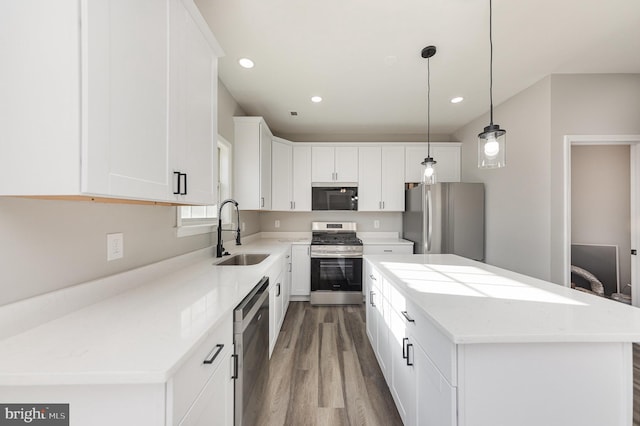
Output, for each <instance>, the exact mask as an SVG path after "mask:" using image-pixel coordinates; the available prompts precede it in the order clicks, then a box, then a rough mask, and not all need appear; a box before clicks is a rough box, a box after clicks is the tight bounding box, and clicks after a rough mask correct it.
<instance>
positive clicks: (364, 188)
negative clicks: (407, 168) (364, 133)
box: [358, 146, 404, 211]
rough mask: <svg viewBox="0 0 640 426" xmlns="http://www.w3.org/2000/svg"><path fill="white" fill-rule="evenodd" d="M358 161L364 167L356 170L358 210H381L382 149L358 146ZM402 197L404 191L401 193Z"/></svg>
mask: <svg viewBox="0 0 640 426" xmlns="http://www.w3.org/2000/svg"><path fill="white" fill-rule="evenodd" d="M358 161H359V162H360V164H362V165H363V166H364V165H366V166H365V167H360V168H359V171H358V211H380V210H382V198H381V195H380V194H381V185H382V170H381V164H382V161H383V159H382V150H381V149H380V147H371V146H366V147H360V148H359V149H358ZM403 185H404V184H403ZM402 195H403V197H404V191H403V193H402Z"/></svg>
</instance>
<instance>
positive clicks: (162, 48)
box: [0, 0, 222, 204]
mask: <svg viewBox="0 0 640 426" xmlns="http://www.w3.org/2000/svg"><path fill="white" fill-rule="evenodd" d="M54 3H55V4H54ZM34 10H37V11H38V13H34ZM0 16H2V18H0V37H2V39H4V40H29V48H28V49H27V48H25V46H24V44H21V43H4V44H2V45H0V54H2V57H3V58H4V65H3V66H2V67H0V79H1V80H2V81H5V82H11V84H6V85H2V86H1V87H0V98H2V99H4V100H5V101H6V102H8V103H9V104H10V105H11V106H12V107H11V109H4V110H3V111H2V115H3V116H2V122H3V125H2V129H1V130H0V139H1V140H2V141H3V151H4V155H3V156H2V157H3V158H2V159H0V195H33V196H65V197H69V196H78V195H79V196H90V197H93V196H99V197H110V198H125V199H137V200H149V201H162V202H173V203H184V204H208V203H212V202H214V201H215V199H216V197H217V196H216V193H215V192H216V187H215V184H214V182H213V176H214V173H215V165H216V163H217V161H215V156H216V150H215V149H214V148H215V138H216V135H217V123H216V116H217V111H216V108H217V106H216V105H217V58H218V57H219V56H221V55H222V50H221V49H220V46H219V45H218V43H217V42H216V40H215V38H214V37H213V35H212V34H211V32H210V30H209V27H208V26H207V24H206V23H205V21H204V19H203V18H202V16H201V15H200V13H199V12H198V10H197V8H196V6H195V5H194V3H193V1H192V0H160V1H158V0H133V1H124V0H96V1H86V0H85V1H76V0H61V1H56V2H50V1H47V0H34V1H31V2H28V3H27V2H18V1H12V2H3V3H2V4H0ZM78 23H80V25H79V24H78ZM43 70H46V72H44V71H43ZM42 176H46V178H45V179H43V178H42Z"/></svg>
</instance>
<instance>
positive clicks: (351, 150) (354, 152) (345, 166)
mask: <svg viewBox="0 0 640 426" xmlns="http://www.w3.org/2000/svg"><path fill="white" fill-rule="evenodd" d="M334 161H335V163H334V164H335V172H336V178H335V180H336V181H337V182H358V147H355V146H337V147H336V150H335V160H334Z"/></svg>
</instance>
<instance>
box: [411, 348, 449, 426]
mask: <svg viewBox="0 0 640 426" xmlns="http://www.w3.org/2000/svg"><path fill="white" fill-rule="evenodd" d="M412 355H414V363H415V368H416V398H417V402H416V409H417V412H416V416H417V418H416V424H418V425H421V426H423V425H424V426H455V425H456V424H458V420H457V414H456V413H457V400H456V388H454V387H453V386H451V385H450V384H449V382H447V380H446V379H445V378H444V377H443V376H442V374H440V372H439V371H438V369H437V368H436V366H435V365H434V364H433V363H432V362H431V360H430V359H429V357H428V356H427V354H426V353H425V351H424V350H423V349H422V347H421V346H420V345H419V344H417V343H416V344H415V345H414V347H413V352H412Z"/></svg>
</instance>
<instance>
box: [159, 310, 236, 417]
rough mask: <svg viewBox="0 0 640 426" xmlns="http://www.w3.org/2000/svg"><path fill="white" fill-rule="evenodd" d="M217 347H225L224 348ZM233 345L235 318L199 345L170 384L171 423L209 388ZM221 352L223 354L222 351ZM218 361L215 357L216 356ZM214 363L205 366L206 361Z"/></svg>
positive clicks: (227, 321) (223, 322)
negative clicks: (209, 383)
mask: <svg viewBox="0 0 640 426" xmlns="http://www.w3.org/2000/svg"><path fill="white" fill-rule="evenodd" d="M217 345H224V346H223V347H222V348H220V347H219V346H217ZM232 346H233V318H232V315H231V314H229V316H228V318H225V319H223V321H222V322H221V323H220V324H219V325H218V326H217V327H216V328H215V329H213V330H212V331H211V332H210V333H209V335H208V336H207V337H206V339H205V341H204V342H203V343H202V344H200V346H198V348H197V349H196V350H195V352H194V353H193V355H191V356H190V357H189V358H188V359H187V360H186V361H185V363H184V364H183V365H182V367H180V369H179V370H178V371H177V372H176V373H175V374H174V375H173V377H172V378H171V379H170V380H169V382H168V385H167V406H168V407H171V408H172V414H171V416H170V417H171V419H172V421H171V423H172V424H177V423H178V421H179V420H180V419H182V417H183V416H184V415H185V414H186V412H187V410H188V409H189V407H191V405H192V404H193V402H194V401H195V400H196V397H197V396H198V394H199V393H200V391H201V390H202V388H203V387H204V386H205V384H206V383H207V381H208V380H209V378H210V377H211V375H212V374H213V373H214V371H216V369H217V368H218V366H219V365H220V364H221V363H222V362H223V358H224V357H223V356H222V355H223V354H224V353H228V350H229V349H231V350H233V349H232ZM218 349H219V352H218ZM216 353H217V356H215V358H214V355H216ZM212 358H214V359H213V360H212V362H211V363H207V364H205V360H206V361H211V359H212Z"/></svg>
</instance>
